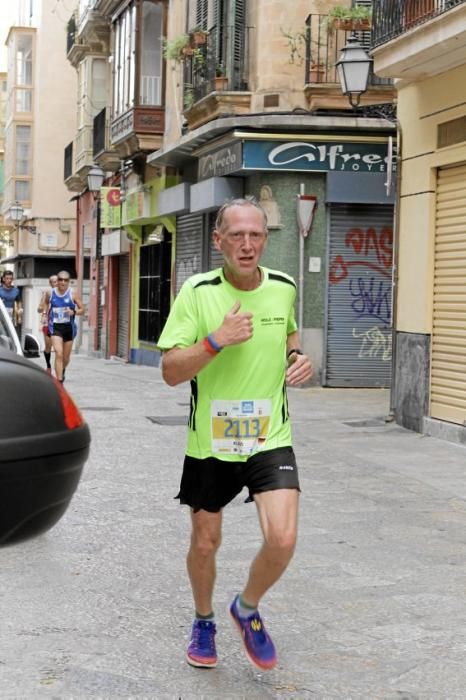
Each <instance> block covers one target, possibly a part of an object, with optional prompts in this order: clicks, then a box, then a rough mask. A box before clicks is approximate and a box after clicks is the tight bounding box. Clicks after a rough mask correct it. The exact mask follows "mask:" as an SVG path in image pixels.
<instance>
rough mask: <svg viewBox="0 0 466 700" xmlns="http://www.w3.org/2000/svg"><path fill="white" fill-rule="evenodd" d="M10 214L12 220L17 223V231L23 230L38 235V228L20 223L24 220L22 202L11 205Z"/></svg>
mask: <svg viewBox="0 0 466 700" xmlns="http://www.w3.org/2000/svg"><path fill="white" fill-rule="evenodd" d="M8 214H9V216H10V219H11V220H12V221H14V222H15V226H16V229H17V230H19V229H20V228H21V229H24V230H25V231H29V233H32V234H34V235H36V234H37V226H29V225H28V224H21V223H20V222H21V221H22V220H23V219H24V207H23V205H22V204H21V203H20V202H18V201H16V202H14V204H12V205H11V207H10V209H9V212H8Z"/></svg>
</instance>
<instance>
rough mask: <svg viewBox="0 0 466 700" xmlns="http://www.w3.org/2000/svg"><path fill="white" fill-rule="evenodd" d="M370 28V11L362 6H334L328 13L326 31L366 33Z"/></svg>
mask: <svg viewBox="0 0 466 700" xmlns="http://www.w3.org/2000/svg"><path fill="white" fill-rule="evenodd" d="M371 26H372V9H371V8H370V7H364V6H362V5H355V6H354V7H345V6H343V5H335V7H332V8H331V9H330V10H329V12H328V29H329V31H330V30H332V29H343V30H344V31H347V32H348V31H353V32H354V31H360V32H361V31H368V30H370V28H371Z"/></svg>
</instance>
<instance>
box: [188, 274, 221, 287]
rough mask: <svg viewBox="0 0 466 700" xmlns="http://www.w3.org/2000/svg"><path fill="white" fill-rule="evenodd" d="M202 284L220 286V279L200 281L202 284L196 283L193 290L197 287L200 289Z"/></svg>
mask: <svg viewBox="0 0 466 700" xmlns="http://www.w3.org/2000/svg"><path fill="white" fill-rule="evenodd" d="M203 284H222V278H221V277H214V278H213V279H211V280H202V282H198V283H197V284H196V285H195V286H194V289H197V288H198V287H202V285H203Z"/></svg>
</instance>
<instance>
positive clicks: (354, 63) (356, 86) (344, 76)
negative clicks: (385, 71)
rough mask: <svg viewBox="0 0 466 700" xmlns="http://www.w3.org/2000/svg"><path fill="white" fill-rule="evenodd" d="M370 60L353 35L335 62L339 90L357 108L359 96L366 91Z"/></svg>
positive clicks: (370, 66)
mask: <svg viewBox="0 0 466 700" xmlns="http://www.w3.org/2000/svg"><path fill="white" fill-rule="evenodd" d="M372 63H373V61H372V58H370V56H369V55H368V54H367V53H366V51H364V49H363V47H362V46H361V44H360V43H359V41H358V40H357V39H356V37H355V36H354V35H352V36H350V37H349V39H348V41H347V43H346V46H344V47H343V49H342V50H341V54H340V60H339V61H337V63H336V66H337V71H338V78H339V80H340V84H341V90H342V92H343V94H344V95H347V96H348V99H349V102H350V105H351V106H352V107H357V106H358V105H359V102H360V99H361V95H362V94H363V93H364V92H366V91H367V86H368V83H369V75H370V72H371V68H372Z"/></svg>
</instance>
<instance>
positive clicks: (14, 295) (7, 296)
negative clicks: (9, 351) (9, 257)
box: [0, 270, 23, 335]
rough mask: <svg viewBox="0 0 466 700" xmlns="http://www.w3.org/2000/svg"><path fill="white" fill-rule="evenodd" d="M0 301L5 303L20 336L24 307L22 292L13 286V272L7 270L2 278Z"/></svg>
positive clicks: (0, 282)
mask: <svg viewBox="0 0 466 700" xmlns="http://www.w3.org/2000/svg"><path fill="white" fill-rule="evenodd" d="M0 299H1V300H2V301H3V304H4V305H5V308H6V310H7V313H8V315H9V316H10V318H11V320H12V321H13V325H14V327H15V329H16V332H17V334H18V335H19V330H20V329H19V326H20V325H21V322H22V319H23V306H22V304H21V290H20V289H19V287H16V286H15V285H14V284H13V273H12V272H11V270H5V272H4V273H3V274H2V276H1V277H0Z"/></svg>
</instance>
